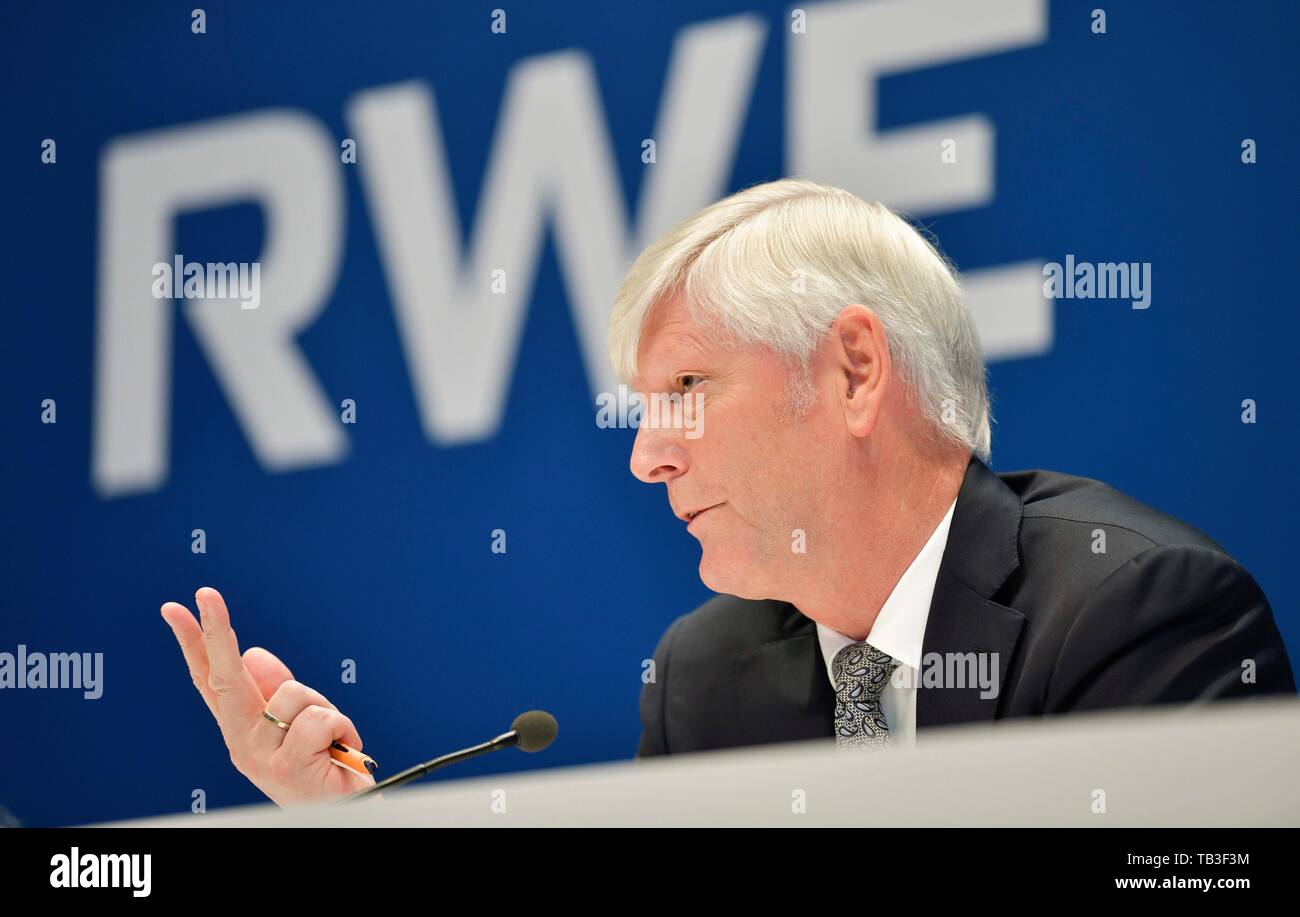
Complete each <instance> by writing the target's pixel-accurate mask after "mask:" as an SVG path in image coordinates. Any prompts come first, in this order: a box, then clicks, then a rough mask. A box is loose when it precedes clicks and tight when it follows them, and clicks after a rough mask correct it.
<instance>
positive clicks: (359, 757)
mask: <svg viewBox="0 0 1300 917" xmlns="http://www.w3.org/2000/svg"><path fill="white" fill-rule="evenodd" d="M330 760H331V761H332V762H333V763H334V764H337V765H338V766H339V767H346V768H347V769H348V770H352V771H356V772H357V773H358V774H360V775H361V776H362V777H369V776H370V775H371V774H372V773H374V771H375V768H377V767H379V765H378V764H376V763H375V759H374V758H372V757H370V756H369V755H368V754H366V753H365V752H361V751H357V750H356V749H355V748H352V747H351V746H349V745H344V744H343V743H342V742H339V741H337V740H335V741H333V742H331V743H330Z"/></svg>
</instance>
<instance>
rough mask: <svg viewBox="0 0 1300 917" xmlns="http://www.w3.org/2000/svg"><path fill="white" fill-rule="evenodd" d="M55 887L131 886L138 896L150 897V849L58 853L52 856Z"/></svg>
mask: <svg viewBox="0 0 1300 917" xmlns="http://www.w3.org/2000/svg"><path fill="white" fill-rule="evenodd" d="M50 865H51V866H53V867H54V869H53V870H51V871H50V885H52V886H53V887H54V888H130V889H132V892H131V894H132V895H134V896H135V897H136V898H148V897H149V892H150V890H151V888H152V887H153V885H152V881H151V879H150V876H151V874H152V871H153V870H152V867H153V854H151V853H143V854H141V853H81V852H80V848H78V847H73V848H72V852H71V853H66V854H65V853H56V854H55V855H54V856H52V857H50Z"/></svg>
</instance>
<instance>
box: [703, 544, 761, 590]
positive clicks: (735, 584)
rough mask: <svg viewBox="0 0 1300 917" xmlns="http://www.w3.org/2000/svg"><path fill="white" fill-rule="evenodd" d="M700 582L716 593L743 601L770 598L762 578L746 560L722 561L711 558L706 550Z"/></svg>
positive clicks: (732, 558) (730, 558)
mask: <svg viewBox="0 0 1300 917" xmlns="http://www.w3.org/2000/svg"><path fill="white" fill-rule="evenodd" d="M700 581H701V582H702V583H704V585H705V586H708V587H709V588H710V589H712V590H713V591H714V592H717V593H720V594H722V595H734V596H736V597H737V598H742V599H765V598H768V595H767V590H765V589H764V588H763V585H762V582H761V581H762V577H761V576H759V575H758V571H756V570H755V569H754V568H753V565H752V564H749V563H747V562H746V561H745V559H744V558H738V557H728V558H724V559H721V560H718V559H713V558H710V557H709V552H708V551H707V550H705V552H704V556H703V557H701V558H700Z"/></svg>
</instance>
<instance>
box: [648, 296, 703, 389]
mask: <svg viewBox="0 0 1300 917" xmlns="http://www.w3.org/2000/svg"><path fill="white" fill-rule="evenodd" d="M717 350H718V347H717V345H716V344H714V343H712V342H711V340H710V336H709V335H708V334H707V333H706V331H705V329H704V328H703V327H702V326H701V325H700V324H699V323H698V322H697V321H696V320H695V317H694V316H692V315H691V312H690V309H688V308H687V307H686V305H685V304H684V303H683V302H682V300H681V299H680V298H679V297H674V298H673V299H670V300H667V301H665V302H663V303H662V304H660V305H659V306H657V307H656V308H655V309H654V310H653V311H652V312H651V313H650V316H649V318H648V319H647V321H646V324H645V328H644V329H642V332H641V340H640V343H639V344H638V345H637V372H638V375H640V376H643V377H645V376H650V375H653V374H655V373H657V372H661V371H664V370H665V366H664V364H665V363H667V362H670V361H672V360H677V359H681V358H684V357H694V358H699V357H703V356H707V355H710V354H712V353H714V352H716V351H717Z"/></svg>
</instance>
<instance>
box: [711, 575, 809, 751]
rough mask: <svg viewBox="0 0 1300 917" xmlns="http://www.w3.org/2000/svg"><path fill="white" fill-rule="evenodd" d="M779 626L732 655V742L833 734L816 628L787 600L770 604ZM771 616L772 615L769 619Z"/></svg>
mask: <svg viewBox="0 0 1300 917" xmlns="http://www.w3.org/2000/svg"><path fill="white" fill-rule="evenodd" d="M765 604H768V605H769V606H770V607H771V610H772V612H773V613H774V615H775V624H776V629H775V630H774V631H768V633H767V634H766V635H764V636H766V637H767V638H772V639H767V640H766V642H762V643H760V644H759V645H758V646H755V647H751V648H749V649H745V650H741V651H740V652H738V653H736V654H734V655H733V656H732V657H731V676H732V678H731V683H732V685H734V687H735V696H734V704H735V706H734V713H733V716H734V723H735V726H736V735H735V737H734V741H733V742H732V743H730V744H735V745H757V744H761V743H765V742H795V741H799V740H801V739H820V738H830V737H831V736H832V735H834V722H835V692H834V691H833V690H831V685H830V679H828V678H827V677H826V668H825V665H824V664H823V663H822V655H821V648H820V647H819V646H818V643H817V626H816V624H814V623H813V621H812V620H811V619H809V618H807V617H805V616H804V615H803V614H801V613H800V612H799V610H798V609H796V608H795V607H794V606H793V605H791V604H789V603H788V602H775V601H773V602H768V603H765ZM769 620H771V619H769Z"/></svg>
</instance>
